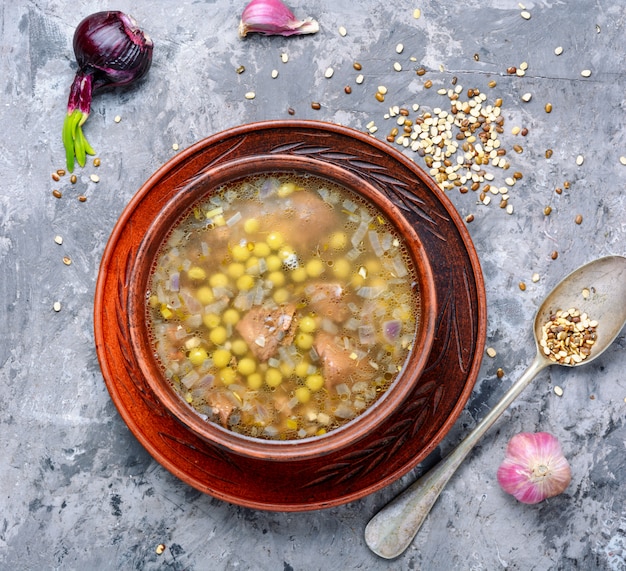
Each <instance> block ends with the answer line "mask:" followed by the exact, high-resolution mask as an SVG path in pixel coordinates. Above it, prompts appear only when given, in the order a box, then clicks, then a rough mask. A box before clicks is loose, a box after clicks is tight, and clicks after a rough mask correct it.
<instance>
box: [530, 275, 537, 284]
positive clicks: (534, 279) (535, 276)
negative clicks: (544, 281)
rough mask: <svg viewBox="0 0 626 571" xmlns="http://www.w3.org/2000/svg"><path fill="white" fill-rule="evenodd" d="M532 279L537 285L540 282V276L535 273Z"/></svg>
mask: <svg viewBox="0 0 626 571" xmlns="http://www.w3.org/2000/svg"><path fill="white" fill-rule="evenodd" d="M530 279H531V280H532V282H533V283H534V284H536V283H537V282H538V281H539V274H538V273H537V272H535V273H534V274H533V275H532V277H531V278H530Z"/></svg>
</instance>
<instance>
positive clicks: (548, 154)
mask: <svg viewBox="0 0 626 571" xmlns="http://www.w3.org/2000/svg"><path fill="white" fill-rule="evenodd" d="M552 154H553V151H552V149H546V159H549V158H551V157H552Z"/></svg>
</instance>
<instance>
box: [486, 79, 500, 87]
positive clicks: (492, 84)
mask: <svg viewBox="0 0 626 571" xmlns="http://www.w3.org/2000/svg"><path fill="white" fill-rule="evenodd" d="M487 85H488V86H489V87H491V88H494V87H495V86H496V85H498V84H497V82H496V80H495V79H492V80H491V81H490V82H489V83H488V84H487Z"/></svg>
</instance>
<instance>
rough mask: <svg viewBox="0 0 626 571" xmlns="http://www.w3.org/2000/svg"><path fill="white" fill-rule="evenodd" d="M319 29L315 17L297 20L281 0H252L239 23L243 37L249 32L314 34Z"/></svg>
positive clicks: (283, 34)
mask: <svg viewBox="0 0 626 571" xmlns="http://www.w3.org/2000/svg"><path fill="white" fill-rule="evenodd" d="M319 29H320V28H319V24H318V23H317V21H315V20H313V18H306V19H304V20H297V19H296V17H295V16H294V15H293V13H292V12H291V10H290V9H289V8H287V6H285V5H284V4H283V3H282V2H281V1H280V0H252V2H250V4H248V5H247V6H246V7H245V9H244V11H243V14H242V15H241V22H240V23H239V35H240V36H241V37H242V38H243V37H245V36H246V35H247V34H248V33H249V32H257V33H259V34H265V35H266V36H270V35H278V36H293V35H298V34H314V33H315V32H317V31H318V30H319Z"/></svg>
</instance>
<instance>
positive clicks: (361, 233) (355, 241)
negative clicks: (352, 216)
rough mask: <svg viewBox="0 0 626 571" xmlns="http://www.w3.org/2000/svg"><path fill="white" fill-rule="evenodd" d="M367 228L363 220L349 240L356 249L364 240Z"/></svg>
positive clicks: (367, 225) (366, 223) (367, 224)
mask: <svg viewBox="0 0 626 571" xmlns="http://www.w3.org/2000/svg"><path fill="white" fill-rule="evenodd" d="M368 227H369V223H368V222H366V221H365V220H361V223H360V224H359V227H358V228H357V229H356V230H355V231H354V234H352V238H350V242H351V243H352V245H353V246H354V247H355V248H356V247H357V246H358V245H359V244H360V243H361V242H362V241H363V238H365V234H367V230H368Z"/></svg>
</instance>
